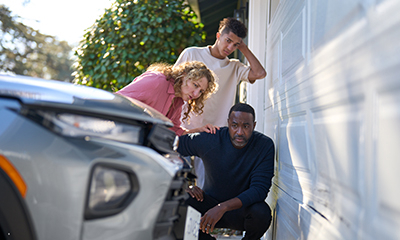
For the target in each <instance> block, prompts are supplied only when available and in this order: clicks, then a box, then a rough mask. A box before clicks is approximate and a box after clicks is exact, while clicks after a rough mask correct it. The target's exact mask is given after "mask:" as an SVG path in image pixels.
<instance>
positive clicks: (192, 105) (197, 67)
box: [147, 61, 218, 122]
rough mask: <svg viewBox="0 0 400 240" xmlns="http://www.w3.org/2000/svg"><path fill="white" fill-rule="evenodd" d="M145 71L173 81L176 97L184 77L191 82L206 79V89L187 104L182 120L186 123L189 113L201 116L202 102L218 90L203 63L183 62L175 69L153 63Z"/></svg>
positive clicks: (212, 76) (215, 82)
mask: <svg viewBox="0 0 400 240" xmlns="http://www.w3.org/2000/svg"><path fill="white" fill-rule="evenodd" d="M147 71H156V72H161V73H162V74H164V75H165V76H167V79H171V78H172V79H174V90H175V94H178V95H179V94H180V93H181V87H182V84H183V79H184V77H185V76H187V78H188V79H190V80H192V81H198V80H199V79H201V78H203V77H206V79H207V82H208V86H207V89H206V90H205V91H204V92H203V94H201V95H200V97H199V98H197V99H191V100H189V101H188V102H187V103H188V107H187V110H186V112H185V113H184V117H183V119H182V120H186V119H187V121H188V122H189V120H190V116H189V114H190V112H194V113H195V114H198V115H200V114H202V113H203V108H204V101H205V100H206V99H208V98H209V97H210V96H211V94H213V93H215V92H216V91H217V90H218V83H217V77H216V75H215V74H214V72H213V71H211V70H210V69H209V68H207V66H206V65H205V64H204V63H202V62H199V61H191V62H184V63H181V64H179V65H177V66H175V67H174V66H173V65H169V64H166V63H155V64H152V65H150V66H149V67H148V68H147Z"/></svg>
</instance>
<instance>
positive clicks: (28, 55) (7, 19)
mask: <svg viewBox="0 0 400 240" xmlns="http://www.w3.org/2000/svg"><path fill="white" fill-rule="evenodd" d="M18 19H19V17H16V16H12V14H11V11H10V10H9V9H8V8H7V7H6V6H4V5H0V27H1V28H0V70H1V71H3V72H11V73H15V74H20V75H27V76H32V77H41V78H46V79H55V80H63V81H72V79H73V77H72V75H71V74H72V68H71V66H72V64H73V61H72V60H71V52H72V48H71V47H70V46H69V45H68V43H67V42H65V41H61V42H60V41H58V40H57V39H56V38H55V37H53V36H49V35H45V34H42V33H40V32H39V31H37V30H35V29H33V28H31V27H29V26H26V25H24V24H23V23H21V22H20V21H18Z"/></svg>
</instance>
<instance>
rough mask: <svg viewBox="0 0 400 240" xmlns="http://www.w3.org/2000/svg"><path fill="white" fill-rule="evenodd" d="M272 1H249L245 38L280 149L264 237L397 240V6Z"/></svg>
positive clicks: (256, 94)
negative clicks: (259, 69) (260, 72)
mask: <svg viewBox="0 0 400 240" xmlns="http://www.w3.org/2000/svg"><path fill="white" fill-rule="evenodd" d="M270 3H271V0H268V1H267V0H250V1H249V40H248V41H249V42H248V44H249V47H250V49H252V51H253V52H254V53H255V55H256V56H257V57H258V58H259V59H260V61H261V62H262V63H263V65H264V66H265V68H266V70H267V72H268V76H267V77H266V79H264V80H259V81H257V83H256V84H253V85H250V84H249V86H248V90H247V92H248V96H247V101H248V103H249V104H251V105H252V106H254V107H255V109H256V113H257V114H256V115H257V130H258V131H262V132H264V133H265V134H266V135H268V136H270V137H271V138H272V139H273V140H274V142H275V145H276V150H277V151H276V163H275V165H276V171H275V177H274V179H273V183H274V184H273V188H272V189H271V191H270V194H269V196H268V199H267V202H268V203H269V204H270V205H271V206H272V208H273V209H274V216H273V217H274V222H273V225H272V226H271V227H270V229H269V230H268V232H267V234H266V236H265V239H279V240H280V239H285V240H286V239H350V240H353V239H400V228H399V226H400V201H399V199H400V190H399V187H398V186H397V184H398V183H399V182H400V174H399V173H398V171H399V169H400V161H399V160H398V156H399V155H400V77H399V76H400V41H399V40H400V14H399V13H400V1H397V0H364V1H362V0H341V1H340V0H326V1H319V0H280V1H277V0H272V4H270ZM270 6H273V7H274V11H272V12H274V16H273V17H271V16H269V13H270V9H269V8H270ZM275 6H276V9H275Z"/></svg>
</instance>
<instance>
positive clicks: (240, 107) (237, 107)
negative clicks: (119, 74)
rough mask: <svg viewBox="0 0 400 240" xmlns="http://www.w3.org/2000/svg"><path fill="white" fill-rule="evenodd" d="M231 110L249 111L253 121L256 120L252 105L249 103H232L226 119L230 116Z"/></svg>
mask: <svg viewBox="0 0 400 240" xmlns="http://www.w3.org/2000/svg"><path fill="white" fill-rule="evenodd" d="M232 112H246V113H250V114H251V115H253V121H255V120H256V113H255V112H254V108H253V107H252V106H250V105H249V104H246V103H236V104H235V105H233V106H232V107H231V110H229V115H228V119H229V118H230V117H231V113H232Z"/></svg>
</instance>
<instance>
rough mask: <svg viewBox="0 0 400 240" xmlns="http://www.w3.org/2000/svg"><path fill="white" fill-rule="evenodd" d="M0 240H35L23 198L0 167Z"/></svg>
mask: <svg viewBox="0 0 400 240" xmlns="http://www.w3.org/2000/svg"><path fill="white" fill-rule="evenodd" d="M0 193H1V195H0V240H3V239H4V240H15V239H24V240H36V236H35V231H34V228H33V224H32V221H31V218H30V215H29V212H28V211H27V207H26V204H25V202H24V199H23V198H22V196H21V195H20V193H19V191H18V190H17V188H16V187H15V185H14V183H13V182H12V181H11V179H10V178H9V177H8V176H7V174H6V173H5V172H4V171H3V170H2V169H1V168H0Z"/></svg>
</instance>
